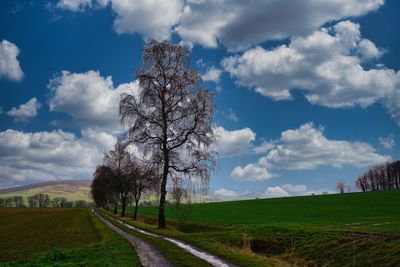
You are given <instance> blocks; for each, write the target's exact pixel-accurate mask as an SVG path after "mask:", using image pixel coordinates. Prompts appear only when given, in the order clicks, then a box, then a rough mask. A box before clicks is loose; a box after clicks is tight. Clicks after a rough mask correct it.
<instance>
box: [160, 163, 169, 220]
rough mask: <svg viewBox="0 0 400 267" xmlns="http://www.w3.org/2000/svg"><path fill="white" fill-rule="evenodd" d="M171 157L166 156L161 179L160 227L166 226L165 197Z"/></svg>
mask: <svg viewBox="0 0 400 267" xmlns="http://www.w3.org/2000/svg"><path fill="white" fill-rule="evenodd" d="M168 168H169V158H168V155H166V156H164V170H163V176H162V181H161V190H160V191H161V195H160V205H159V207H158V228H165V213H164V206H165V197H166V195H167V179H168Z"/></svg>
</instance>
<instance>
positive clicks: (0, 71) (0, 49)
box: [0, 40, 24, 81]
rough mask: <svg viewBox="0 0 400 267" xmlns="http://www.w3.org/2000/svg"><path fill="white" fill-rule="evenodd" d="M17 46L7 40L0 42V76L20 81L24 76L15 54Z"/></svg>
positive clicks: (17, 52) (17, 51) (17, 50)
mask: <svg viewBox="0 0 400 267" xmlns="http://www.w3.org/2000/svg"><path fill="white" fill-rule="evenodd" d="M18 54H19V49H18V47H17V46H16V45H15V44H13V43H11V42H9V41H7V40H3V41H1V42H0V78H2V77H5V78H8V79H10V80H13V81H20V80H22V78H23V77H24V72H23V71H22V69H21V66H20V64H19V61H18V59H17V56H18Z"/></svg>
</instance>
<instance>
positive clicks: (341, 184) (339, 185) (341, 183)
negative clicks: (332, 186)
mask: <svg viewBox="0 0 400 267" xmlns="http://www.w3.org/2000/svg"><path fill="white" fill-rule="evenodd" d="M345 188H346V184H345V183H344V181H343V180H339V181H338V182H337V184H336V189H337V190H338V191H339V192H340V194H343V193H344V189H345Z"/></svg>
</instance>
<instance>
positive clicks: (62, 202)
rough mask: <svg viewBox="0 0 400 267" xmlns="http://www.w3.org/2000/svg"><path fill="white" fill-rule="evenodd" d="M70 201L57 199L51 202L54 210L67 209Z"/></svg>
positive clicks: (63, 198) (61, 198)
mask: <svg viewBox="0 0 400 267" xmlns="http://www.w3.org/2000/svg"><path fill="white" fill-rule="evenodd" d="M67 202H68V200H67V199H66V198H65V197H55V198H53V199H52V201H51V205H52V206H53V207H54V208H66V207H67Z"/></svg>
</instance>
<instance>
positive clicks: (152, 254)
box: [93, 211, 173, 267]
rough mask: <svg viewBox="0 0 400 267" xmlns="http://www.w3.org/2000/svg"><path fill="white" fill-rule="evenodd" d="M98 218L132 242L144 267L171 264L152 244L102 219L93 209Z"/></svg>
mask: <svg viewBox="0 0 400 267" xmlns="http://www.w3.org/2000/svg"><path fill="white" fill-rule="evenodd" d="M93 212H94V213H95V214H96V215H97V216H98V217H99V219H100V220H101V221H102V222H103V223H104V224H105V225H107V226H108V227H109V228H110V229H111V230H113V231H114V232H116V233H118V234H119V235H120V236H122V237H123V238H125V239H126V240H128V241H129V243H131V244H132V246H133V247H134V248H135V251H136V253H137V254H138V257H139V259H140V262H141V264H142V265H143V266H144V267H147V266H149V267H154V266H166V267H168V266H173V265H172V264H171V263H170V262H169V261H167V260H166V259H165V258H164V257H163V256H162V255H161V254H160V253H159V252H158V251H157V250H156V249H154V248H153V247H152V246H150V245H149V244H147V243H146V242H143V241H142V240H140V239H139V238H137V237H135V236H133V235H132V234H129V233H127V232H124V231H122V230H121V229H119V228H118V227H116V226H115V225H113V224H112V223H110V222H109V221H107V220H106V219H104V218H103V217H102V216H101V215H99V214H98V213H97V212H95V211H93Z"/></svg>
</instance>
